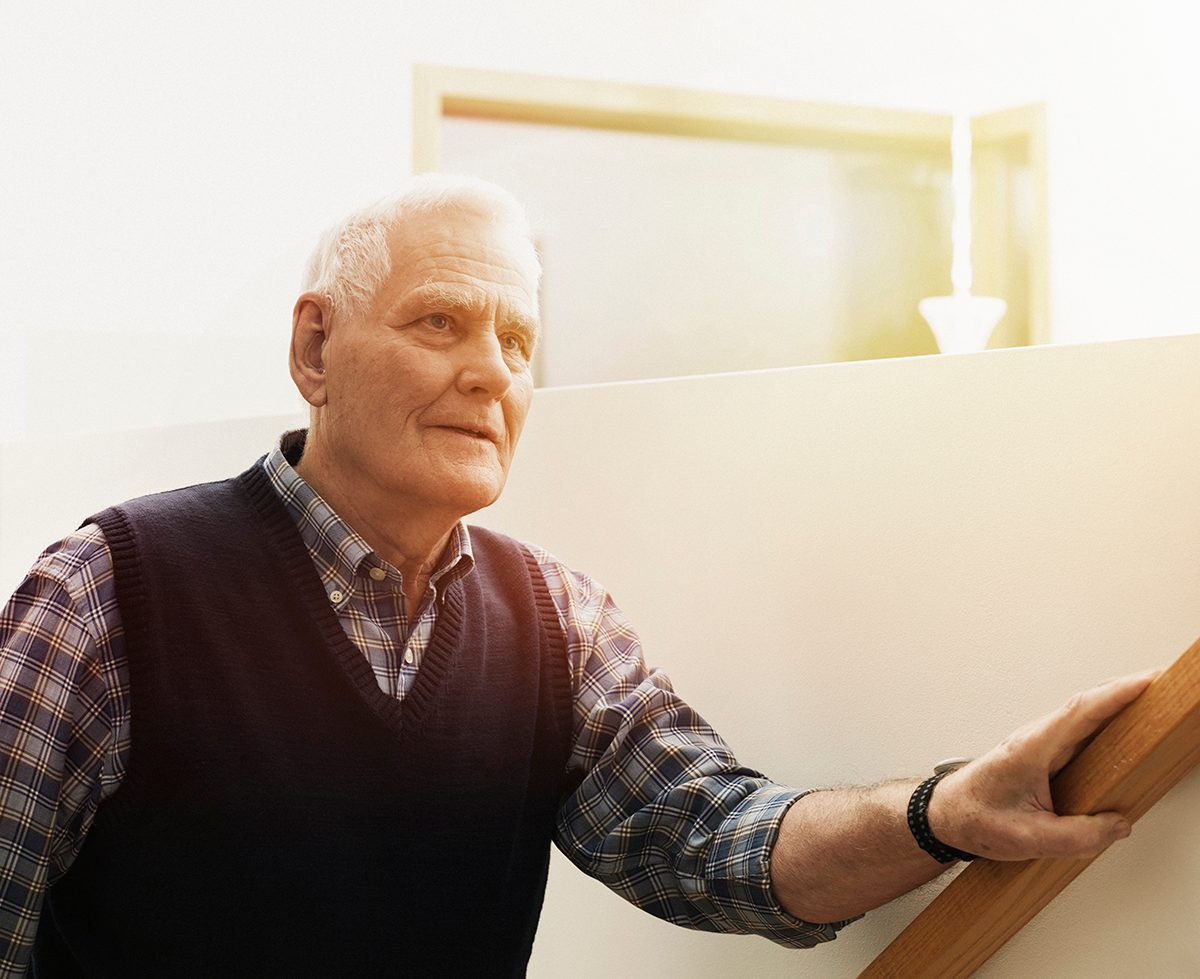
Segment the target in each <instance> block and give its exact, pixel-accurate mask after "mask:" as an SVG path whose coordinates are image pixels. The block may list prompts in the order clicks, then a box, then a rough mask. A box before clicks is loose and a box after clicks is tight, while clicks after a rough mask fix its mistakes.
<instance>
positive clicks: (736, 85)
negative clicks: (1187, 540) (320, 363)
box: [0, 0, 1200, 439]
mask: <svg viewBox="0 0 1200 979" xmlns="http://www.w3.org/2000/svg"><path fill="white" fill-rule="evenodd" d="M964 9H969V11H970V13H969V15H966V14H964ZM1181 9H1183V10H1186V8H1181V7H1180V6H1179V5H1176V4H1170V3H1167V2H1166V0H1152V2H1147V3H1141V4H1137V5H1128V4H1119V3H1116V2H1115V0H1108V2H1102V3H1093V4H1089V5H1087V6H1086V7H1080V6H1079V5H1078V4H1073V3H1068V2H1067V0H1053V2H1050V3H1033V2H1031V0H1024V2H1012V0H981V2H979V3H975V4H971V5H969V8H965V7H964V5H963V4H957V3H953V2H951V0H938V2H930V0H923V2H910V3H904V4H894V3H886V2H883V0H855V2H849V3H844V4H836V5H835V4H826V3H816V2H813V0H806V2H793V0H774V2H764V3H758V4H751V5H747V4H736V3H729V2H726V0H696V2H692V3H687V4H680V3H674V2H670V0H610V2H605V3H603V4H600V3H557V2H552V0H522V2H520V3H517V2H513V0H508V2H496V3H487V4H484V3H479V2H475V3H446V2H441V0H439V2H436V3H435V2H433V0H409V2H397V3H388V4H384V3H378V2H370V0H348V2H346V3H342V4H338V5H336V6H331V5H329V4H318V3H315V2H312V0H302V2H298V3H290V4H262V3H254V4H244V3H234V2H231V0H217V2H214V3H209V4H183V3H177V2H176V3H163V4H155V5H147V4H141V3H134V2H131V0H116V2H113V3H106V4H101V5H96V4H87V3H83V2H82V0H73V2H63V0H49V2H46V3H39V4H8V5H5V6H3V7H2V8H0V99H2V100H3V101H2V102H0V113H2V116H0V126H2V132H3V139H2V140H0V195H2V196H0V225H2V230H3V234H0V439H3V438H19V437H24V436H30V437H39V438H40V437H53V436H55V435H60V434H67V433H69V432H88V431H104V430H109V429H112V428H124V427H133V426H142V425H149V424H167V423H177V422H184V421H191V420H200V419H211V418H229V417H237V416H243V415H247V414H267V413H272V412H284V411H290V410H292V409H293V407H294V405H295V395H294V394H293V393H292V390H291V387H290V384H289V383H288V381H287V377H286V374H285V373H284V371H283V370H282V363H283V360H282V357H283V354H282V350H283V344H284V341H285V338H286V336H287V330H288V324H289V318H290V309H291V303H292V301H293V299H294V294H295V283H296V279H297V278H298V274H299V268H300V265H301V262H302V260H303V257H304V255H305V254H306V252H307V250H308V248H309V244H310V242H311V241H312V240H313V238H314V236H315V234H316V232H317V231H318V230H319V228H320V227H322V226H323V225H325V224H326V223H328V222H329V221H331V220H332V219H334V218H335V217H336V216H338V215H339V214H340V213H342V212H343V211H344V210H346V209H348V208H350V207H352V206H355V205H357V204H359V203H361V202H362V201H364V200H366V199H370V198H372V197H374V196H376V195H378V194H381V193H383V192H385V191H387V190H388V189H389V188H390V187H391V186H393V185H394V183H395V182H396V180H397V179H398V178H399V177H400V176H402V175H403V174H405V173H407V171H408V168H409V159H410V154H409V149H410V147H409V101H410V69H411V65H412V63H413V62H414V61H424V62H435V63H446V64H463V65H474V66H481V67H490V68H506V69H515V70H521V71H533V72H545V73H552V74H559V75H568V76H582V77H592V78H609V79H617V80H628V81H634V82H647V83H662V84H672V85H684V86H694V87H701V88H711V89H720V90H728V91H736V92H750V93H757V94H766V95H776V96H783V97H795V98H803V99H816V100H835V101H845V102H862V103H870V104H885V105H893V106H898V107H911V108H921V109H932V110H938V111H946V110H949V109H951V108H953V107H954V105H955V104H957V103H958V102H959V101H960V100H962V101H965V102H967V103H968V104H969V107H970V108H973V109H976V110H983V109H988V108H993V107H998V106H1004V105H1010V104H1013V103H1018V102H1026V101H1030V100H1035V99H1045V100H1047V101H1048V102H1049V103H1050V135H1051V149H1052V156H1051V208H1052V213H1051V217H1052V253H1051V275H1052V297H1053V303H1054V323H1055V330H1056V336H1057V337H1058V338H1060V339H1063V340H1072V341H1073V340H1080V339H1084V338H1087V337H1122V336H1136V335H1152V334H1157V333H1165V332H1181V331H1190V330H1195V329H1196V328H1197V323H1196V316H1195V312H1194V311H1195V309H1196V305H1197V284H1196V282H1197V280H1196V277H1195V276H1194V275H1193V274H1192V270H1193V267H1194V266H1195V264H1196V258H1197V254H1196V246H1195V244H1194V241H1195V235H1194V230H1195V228H1196V226H1197V218H1198V217H1200V185H1197V183H1196V182H1195V181H1194V180H1193V179H1192V174H1191V161H1192V160H1194V159H1195V158H1196V156H1197V152H1196V151H1197V148H1198V135H1197V134H1198V132H1200V127H1198V125H1197V123H1196V121H1195V116H1194V112H1193V105H1192V101H1191V99H1192V93H1193V92H1194V91H1195V90H1196V89H1197V82H1198V81H1200V79H1198V78H1197V75H1198V74H1200V67H1198V66H1197V63H1196V60H1195V59H1194V58H1193V57H1192V56H1191V51H1190V38H1191V36H1192V35H1191V32H1190V30H1188V29H1185V28H1186V25H1185V23H1184V22H1183V20H1182V19H1181V18H1183V17H1185V16H1186V13H1181V12H1179V11H1180V10H1181ZM964 16H969V19H968V20H966V21H961V22H960V21H959V20H957V19H956V18H962V17H964ZM155 374H157V375H159V377H157V378H156V377H154V375H155Z"/></svg>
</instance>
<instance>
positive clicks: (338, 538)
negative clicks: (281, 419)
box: [263, 429, 475, 609]
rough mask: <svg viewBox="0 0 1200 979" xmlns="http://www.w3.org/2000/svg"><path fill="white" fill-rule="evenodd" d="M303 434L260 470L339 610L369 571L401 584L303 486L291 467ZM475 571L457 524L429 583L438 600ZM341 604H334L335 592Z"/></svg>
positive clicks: (286, 438) (286, 441)
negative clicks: (462, 578)
mask: <svg viewBox="0 0 1200 979" xmlns="http://www.w3.org/2000/svg"><path fill="white" fill-rule="evenodd" d="M307 435H308V432H307V430H306V429H297V430H295V431H292V432H286V433H284V435H283V436H282V437H281V438H280V439H279V443H278V444H277V445H276V446H275V448H273V449H272V450H271V451H270V453H269V454H268V455H267V456H266V458H265V459H263V469H264V470H266V473H267V478H268V479H269V480H270V481H271V485H272V486H273V487H274V489H275V492H276V493H277V494H278V495H279V499H280V500H281V501H282V502H283V505H284V508H285V509H286V510H287V512H288V514H289V516H291V518H292V520H293V521H295V524H296V528H297V529H298V530H299V531H300V537H301V539H302V540H303V541H304V546H305V547H306V548H307V549H308V553H309V556H310V557H312V560H313V565H314V566H315V567H316V570H317V574H318V575H319V576H320V578H321V583H322V584H323V585H324V586H325V593H326V594H327V595H329V596H330V599H331V601H332V602H333V605H334V607H335V608H337V609H341V608H342V607H343V606H344V605H345V604H346V603H347V602H349V601H350V598H351V596H352V595H353V594H354V592H355V591H356V590H358V589H359V588H361V587H362V582H363V580H364V578H365V577H366V576H368V575H370V573H371V570H372V569H373V568H382V569H383V571H384V573H385V574H386V576H387V577H386V579H385V580H387V581H388V582H389V583H390V584H391V585H392V586H393V587H394V588H397V589H399V588H400V585H401V581H400V572H399V571H398V570H397V569H396V568H395V567H394V566H393V565H391V564H389V563H388V562H387V561H385V560H384V559H383V558H382V557H380V556H379V555H378V554H376V553H375V551H373V550H372V549H371V546H370V545H369V544H368V543H367V542H366V541H365V540H363V538H362V537H361V536H360V535H359V533H358V532H357V531H356V530H354V529H353V528H352V527H351V526H350V525H349V524H348V523H346V522H345V521H344V520H343V519H342V518H341V517H339V516H338V515H337V514H336V513H335V512H334V511H333V508H332V507H331V506H330V505H329V504H328V503H326V502H325V501H324V500H323V499H321V497H320V496H319V495H318V494H317V491H316V490H314V489H313V488H312V487H311V486H309V485H308V483H306V482H305V481H304V480H303V479H302V478H301V476H300V474H299V473H297V472H296V470H295V469H294V468H293V467H294V466H295V465H296V464H297V463H299V461H300V456H301V455H302V454H303V452H304V439H305V437H306V436H307ZM474 566H475V557H474V555H473V554H472V553H471V537H470V535H469V534H468V533H467V525H466V524H465V523H463V522H462V521H461V520H460V521H459V522H458V524H457V525H456V526H455V528H454V530H453V531H452V532H451V534H450V539H449V541H448V542H447V543H446V548H445V550H444V551H443V552H442V556H441V558H440V559H439V561H438V566H437V569H436V570H435V571H434V573H433V574H432V575H431V576H430V579H429V583H430V585H431V586H432V587H433V588H434V590H435V591H436V593H437V595H438V597H439V598H444V596H445V593H446V588H447V587H448V586H449V585H450V584H451V583H453V582H455V581H457V580H458V579H459V578H461V577H463V576H464V575H466V574H468V573H469V572H470V571H471V569H472V568H473V567H474ZM339 592H340V593H341V597H340V599H336V600H335V599H334V598H333V596H334V594H335V593H339Z"/></svg>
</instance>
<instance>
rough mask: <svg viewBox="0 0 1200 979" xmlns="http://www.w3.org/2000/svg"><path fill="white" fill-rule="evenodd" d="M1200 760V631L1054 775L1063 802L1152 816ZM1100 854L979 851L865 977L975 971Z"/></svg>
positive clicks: (1058, 801) (955, 978)
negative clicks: (980, 856)
mask: <svg viewBox="0 0 1200 979" xmlns="http://www.w3.org/2000/svg"><path fill="white" fill-rule="evenodd" d="M1198 762H1200V640H1197V641H1196V642H1195V643H1193V644H1192V646H1191V648H1190V649H1189V650H1188V651H1187V652H1186V653H1184V654H1183V655H1182V656H1180V657H1179V659H1178V660H1176V661H1175V663H1174V664H1172V666H1171V667H1170V669H1168V670H1167V671H1166V672H1164V673H1163V674H1161V675H1160V676H1159V677H1157V678H1156V679H1155V681H1154V682H1153V683H1152V684H1150V686H1149V687H1148V688H1147V689H1146V691H1145V692H1144V693H1143V694H1142V695H1141V696H1140V697H1138V699H1137V700H1135V701H1134V702H1133V703H1132V704H1130V705H1129V706H1128V707H1126V708H1125V710H1124V711H1122V712H1121V713H1120V714H1119V715H1118V716H1117V717H1116V718H1115V719H1114V720H1113V721H1112V722H1111V723H1110V724H1109V725H1108V726H1107V727H1106V728H1105V729H1104V730H1103V731H1101V732H1100V734H1099V735H1098V736H1097V737H1096V738H1095V740H1093V741H1092V743H1091V744H1089V745H1088V746H1087V747H1086V748H1085V749H1084V750H1083V751H1082V752H1080V753H1079V755H1077V756H1076V757H1075V759H1074V760H1073V761H1072V762H1071V763H1070V764H1069V765H1068V766H1067V767H1066V768H1064V769H1063V770H1062V771H1061V772H1060V773H1059V774H1058V776H1057V777H1056V778H1055V779H1054V781H1053V783H1052V784H1051V791H1052V794H1053V797H1054V806H1055V810H1056V811H1057V812H1059V813H1063V814H1070V815H1079V814H1085V813H1095V812H1105V811H1109V810H1115V811H1117V812H1120V813H1123V814H1124V815H1125V816H1126V817H1128V819H1129V820H1130V822H1134V821H1136V820H1137V819H1139V818H1140V817H1141V816H1143V815H1144V814H1145V813H1146V812H1147V811H1148V810H1149V809H1150V807H1151V806H1153V805H1154V803H1156V802H1157V801H1158V800H1159V799H1161V798H1162V797H1163V796H1164V795H1166V793H1167V792H1168V791H1169V790H1170V789H1171V787H1172V786H1173V785H1175V783H1176V782H1178V781H1179V780H1180V779H1181V778H1183V776H1184V775H1186V774H1187V773H1188V771H1189V770H1190V769H1191V768H1192V767H1193V766H1195V765H1196V764H1197V763H1198ZM1090 863H1091V860H1053V859H1045V860H1026V861H1021V862H1014V863H1000V862H994V861H991V860H976V861H975V862H974V863H972V864H971V865H970V866H968V867H967V868H966V869H965V870H964V871H963V872H962V873H961V874H959V875H958V877H956V878H955V879H954V880H953V881H951V882H950V884H949V886H948V887H946V889H945V890H943V891H942V892H941V894H939V895H938V896H937V897H936V898H935V899H934V900H933V902H932V903H930V905H929V906H928V907H927V908H926V909H925V910H924V911H922V912H921V914H919V915H918V916H917V917H916V918H915V919H913V921H912V923H911V924H909V926H908V927H907V928H906V929H904V931H902V932H901V933H900V934H899V935H898V936H897V937H896V939H895V940H894V941H893V942H892V943H891V944H890V945H889V946H888V947H887V948H885V949H884V950H883V951H882V952H881V953H880V954H879V956H878V957H877V958H876V959H875V961H874V962H872V963H871V964H870V965H869V966H867V968H866V969H865V970H864V971H863V972H862V973H861V975H860V976H859V979H885V977H901V976H902V977H913V976H921V977H926V976H936V977H938V979H959V977H964V976H969V975H971V974H972V973H973V972H974V971H975V970H976V969H978V968H979V967H980V966H981V965H983V963H984V962H986V961H987V960H988V958H990V957H991V955H992V954H993V953H994V952H996V951H997V950H998V949H999V948H1000V947H1001V946H1002V945H1003V944H1004V943H1005V942H1006V941H1008V940H1009V939H1010V938H1011V937H1012V936H1013V935H1015V934H1016V933H1017V932H1018V931H1020V930H1021V928H1022V927H1024V926H1025V924H1026V923H1027V922H1028V921H1029V920H1030V919H1032V918H1033V916H1034V915H1036V914H1037V913H1038V912H1039V911H1041V910H1042V908H1044V907H1045V906H1046V905H1047V904H1049V903H1050V901H1051V900H1053V899H1054V897H1055V896H1056V895H1057V894H1058V893H1059V891H1061V890H1062V889H1063V888H1064V887H1066V886H1067V885H1068V884H1069V883H1070V882H1071V881H1072V880H1074V879H1075V878H1076V877H1078V876H1079V874H1081V873H1082V872H1083V871H1084V870H1085V869H1086V868H1087V867H1088V865H1089V864H1090Z"/></svg>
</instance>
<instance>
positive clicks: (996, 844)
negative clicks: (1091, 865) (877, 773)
mask: <svg viewBox="0 0 1200 979" xmlns="http://www.w3.org/2000/svg"><path fill="white" fill-rule="evenodd" d="M1157 675H1158V671H1154V672H1151V673H1142V674H1137V675H1135V676H1126V677H1122V678H1120V679H1117V680H1110V681H1109V682H1108V683H1104V684H1101V685H1100V686H1098V687H1092V688H1091V689H1090V690H1085V691H1083V692H1082V693H1078V694H1076V695H1075V696H1074V697H1072V698H1071V699H1070V700H1068V701H1067V703H1066V704H1064V705H1063V706H1062V707H1060V708H1059V709H1058V710H1056V711H1054V712H1052V713H1050V714H1047V715H1046V716H1045V717H1042V718H1040V719H1038V720H1036V721H1034V722H1033V723H1031V724H1027V725H1025V726H1024V727H1022V728H1020V729H1019V730H1017V731H1015V732H1014V733H1013V734H1011V735H1010V736H1009V737H1007V738H1005V739H1004V741H1002V742H1001V743H1000V744H999V745H997V746H996V747H995V748H993V749H992V750H991V751H989V752H988V753H987V754H986V755H983V756H982V757H980V758H977V759H975V761H973V762H971V763H970V764H969V765H966V766H964V767H963V768H960V769H959V770H958V771H956V772H954V773H953V774H951V775H947V776H946V777H945V778H944V779H942V781H941V782H940V783H938V786H937V788H936V789H935V791H934V793H933V798H932V799H931V800H930V804H929V828H930V829H931V830H932V831H933V834H934V836H936V837H937V838H938V839H939V840H940V841H941V842H943V843H945V844H947V845H949V846H952V847H955V848H956V849H959V850H965V851H967V852H968V853H975V854H978V855H979V856H981V857H987V858H988V859H989V860H1031V859H1035V858H1038V857H1066V858H1073V859H1086V858H1089V857H1094V856H1096V854H1098V853H1100V852H1101V851H1102V850H1104V849H1105V848H1106V847H1108V846H1109V845H1110V844H1111V843H1114V842H1115V841H1117V840H1120V839H1124V838H1125V837H1126V836H1128V835H1129V830H1130V826H1129V822H1128V820H1127V819H1126V818H1125V817H1124V816H1123V815H1122V814H1121V813H1117V812H1102V813H1096V814H1095V815H1091V816H1060V815H1057V814H1055V812H1054V803H1053V800H1052V799H1051V797H1050V780H1051V779H1052V778H1053V777H1054V776H1055V775H1056V774H1057V773H1058V772H1059V771H1060V770H1061V769H1062V768H1063V767H1065V766H1066V764H1067V763H1068V762H1069V761H1070V760H1071V759H1072V758H1074V757H1075V755H1077V754H1078V753H1079V752H1080V751H1081V750H1082V748H1083V747H1084V745H1086V744H1087V743H1088V741H1089V740H1090V739H1091V738H1092V737H1094V736H1095V734H1096V733H1097V732H1098V731H1099V730H1100V729H1101V728H1102V727H1103V726H1104V725H1105V724H1107V723H1108V722H1109V721H1110V720H1112V718H1114V717H1115V716H1116V715H1117V714H1119V713H1120V712H1121V711H1122V710H1124V709H1125V708H1126V707H1127V706H1128V705H1129V704H1131V703H1132V702H1133V701H1134V700H1135V699H1137V697H1138V696H1140V695H1141V693H1142V691H1144V690H1145V689H1146V687H1148V686H1149V685H1150V683H1151V681H1152V680H1153V679H1154V678H1155V677H1156V676H1157Z"/></svg>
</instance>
